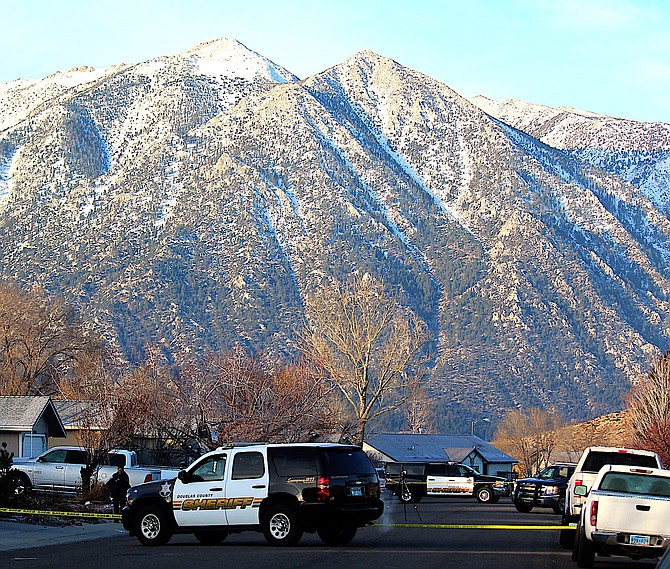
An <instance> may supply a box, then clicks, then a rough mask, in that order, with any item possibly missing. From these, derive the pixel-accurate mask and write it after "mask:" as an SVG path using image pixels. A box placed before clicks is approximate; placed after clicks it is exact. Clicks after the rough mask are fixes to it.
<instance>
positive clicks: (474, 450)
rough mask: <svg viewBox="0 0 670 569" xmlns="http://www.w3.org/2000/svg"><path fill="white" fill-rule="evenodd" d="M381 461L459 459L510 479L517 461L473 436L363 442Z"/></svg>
mask: <svg viewBox="0 0 670 569" xmlns="http://www.w3.org/2000/svg"><path fill="white" fill-rule="evenodd" d="M363 450H364V451H366V452H367V453H368V454H371V455H373V456H374V457H377V459H378V460H379V461H380V462H384V463H387V462H402V463H408V462H460V463H463V464H467V465H468V466H471V467H472V468H474V469H476V470H478V471H479V472H481V473H482V474H492V475H494V476H504V477H505V478H508V479H511V478H512V467H513V466H514V465H515V464H517V463H518V462H519V461H518V460H516V459H514V458H512V457H511V456H509V455H508V454H506V453H504V452H503V451H501V450H499V449H497V448H496V447H494V446H493V445H492V444H491V443H488V442H486V441H484V440H483V439H480V438H479V437H478V436H476V435H422V434H383V435H377V436H375V437H372V438H370V439H369V440H367V441H365V442H364V443H363Z"/></svg>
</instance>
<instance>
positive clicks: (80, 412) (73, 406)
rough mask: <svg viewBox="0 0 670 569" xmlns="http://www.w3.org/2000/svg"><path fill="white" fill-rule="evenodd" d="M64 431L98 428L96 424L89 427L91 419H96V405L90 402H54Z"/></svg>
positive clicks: (97, 415)
mask: <svg viewBox="0 0 670 569" xmlns="http://www.w3.org/2000/svg"><path fill="white" fill-rule="evenodd" d="M53 404H54V406H55V407H56V411H58V414H59V415H60V418H61V420H62V421H63V425H64V426H65V428H66V429H81V428H93V429H96V428H100V427H99V425H98V424H97V423H99V422H100V421H99V420H98V421H97V422H96V424H95V425H91V424H90V423H91V419H92V418H93V417H96V418H98V417H99V415H100V413H98V412H97V408H98V407H97V405H96V404H95V403H92V402H91V401H82V400H56V401H54V402H53Z"/></svg>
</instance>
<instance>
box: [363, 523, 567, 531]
mask: <svg viewBox="0 0 670 569" xmlns="http://www.w3.org/2000/svg"><path fill="white" fill-rule="evenodd" d="M374 525H375V526H379V527H390V528H426V529H508V530H509V529H511V530H546V529H552V530H556V529H575V526H522V525H503V524H487V525H484V524H374Z"/></svg>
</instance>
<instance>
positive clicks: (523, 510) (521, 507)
mask: <svg viewBox="0 0 670 569" xmlns="http://www.w3.org/2000/svg"><path fill="white" fill-rule="evenodd" d="M514 507H515V508H516V511H517V512H521V513H522V514H527V513H528V512H531V511H532V510H533V506H528V505H527V504H518V503H516V502H514Z"/></svg>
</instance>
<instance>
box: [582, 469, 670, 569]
mask: <svg viewBox="0 0 670 569" xmlns="http://www.w3.org/2000/svg"><path fill="white" fill-rule="evenodd" d="M575 493H576V494H577V495H579V496H582V497H586V501H585V502H584V506H583V508H582V511H581V515H580V518H579V522H578V523H577V532H576V535H575V543H574V548H573V552H572V559H573V561H576V562H577V566H579V567H593V563H594V560H595V556H596V554H600V555H605V556H609V555H625V556H627V557H630V558H631V559H642V558H655V557H660V556H661V555H663V553H664V551H665V550H666V549H667V548H668V546H669V545H670V525H668V520H670V471H668V470H660V469H656V468H644V467H640V466H617V465H611V464H608V465H605V466H603V467H602V468H601V469H600V471H599V472H598V475H597V476H596V479H595V481H594V482H593V485H592V486H591V490H590V491H589V490H587V488H586V486H577V487H576V488H575Z"/></svg>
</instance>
